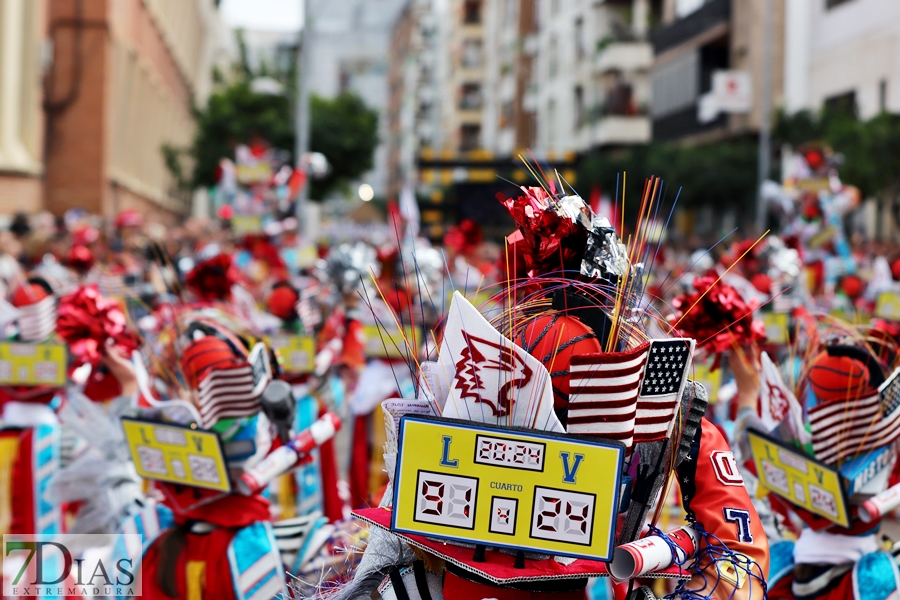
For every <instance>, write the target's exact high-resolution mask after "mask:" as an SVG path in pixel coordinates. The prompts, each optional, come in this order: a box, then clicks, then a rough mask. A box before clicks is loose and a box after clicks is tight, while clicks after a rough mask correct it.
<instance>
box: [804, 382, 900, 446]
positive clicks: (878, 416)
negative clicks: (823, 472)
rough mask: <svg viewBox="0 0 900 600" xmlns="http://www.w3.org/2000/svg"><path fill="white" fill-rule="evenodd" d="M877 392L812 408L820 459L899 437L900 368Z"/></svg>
mask: <svg viewBox="0 0 900 600" xmlns="http://www.w3.org/2000/svg"><path fill="white" fill-rule="evenodd" d="M878 392H879V393H878V394H873V395H871V396H867V397H865V398H851V399H847V400H837V401H835V402H828V403H825V404H819V405H817V406H814V407H813V408H811V409H809V421H810V427H811V429H812V441H813V452H814V453H815V455H816V458H817V459H819V460H821V461H822V462H824V463H835V462H838V461H840V460H843V459H845V458H847V457H849V456H854V455H856V454H861V453H863V452H868V451H869V450H875V449H876V448H880V447H882V446H887V445H888V444H891V443H893V442H894V441H896V440H897V439H898V438H900V368H898V369H897V370H895V371H894V372H893V373H891V376H890V377H888V379H887V380H886V381H885V382H884V383H883V384H881V386H879V388H878Z"/></svg>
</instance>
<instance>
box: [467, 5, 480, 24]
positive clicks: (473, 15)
mask: <svg viewBox="0 0 900 600" xmlns="http://www.w3.org/2000/svg"><path fill="white" fill-rule="evenodd" d="M463 22H465V23H467V24H470V25H474V24H477V23H481V0H466V3H465V5H463Z"/></svg>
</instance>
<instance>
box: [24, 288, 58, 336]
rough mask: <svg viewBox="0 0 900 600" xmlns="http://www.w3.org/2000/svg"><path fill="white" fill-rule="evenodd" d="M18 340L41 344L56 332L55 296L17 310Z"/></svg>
mask: <svg viewBox="0 0 900 600" xmlns="http://www.w3.org/2000/svg"><path fill="white" fill-rule="evenodd" d="M17 310H18V311H19V316H18V318H17V322H18V324H19V338H20V339H21V340H22V341H24V342H43V341H44V340H46V339H47V338H49V337H50V336H51V335H53V332H54V331H56V318H57V310H56V296H52V295H51V296H47V297H46V298H44V299H43V300H41V301H39V302H36V303H34V304H29V305H27V306H21V307H19V308H18V309H17Z"/></svg>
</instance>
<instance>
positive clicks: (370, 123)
mask: <svg viewBox="0 0 900 600" xmlns="http://www.w3.org/2000/svg"><path fill="white" fill-rule="evenodd" d="M237 41H238V47H239V50H240V53H239V57H240V58H239V60H238V62H237V64H235V65H234V66H233V68H232V72H231V77H230V78H229V77H225V76H223V75H222V74H221V73H218V72H216V73H214V75H215V77H214V81H215V83H216V88H215V90H214V91H213V93H212V94H211V95H210V97H209V100H208V102H207V104H206V106H205V107H202V108H199V109H195V110H194V116H195V119H196V122H197V130H196V133H195V134H194V140H193V143H192V144H191V146H190V147H189V148H174V147H171V146H166V147H165V148H163V149H162V152H163V156H164V158H165V161H166V165H167V167H168V168H169V171H170V172H171V173H172V175H173V176H174V177H175V179H176V180H177V181H178V187H179V188H187V189H192V188H194V187H200V186H211V185H213V184H214V183H215V181H216V169H217V167H218V164H219V161H220V160H221V159H222V158H233V157H234V149H235V146H237V145H238V144H246V143H249V142H250V141H252V140H253V139H255V138H259V139H262V140H264V141H266V142H267V143H268V144H269V145H271V146H273V147H275V148H282V149H285V150H288V151H290V152H291V153H293V150H294V106H295V104H294V102H295V100H294V97H295V95H296V94H295V90H294V87H293V82H294V79H295V77H294V75H295V73H296V71H295V64H293V63H295V62H296V61H293V62H292V64H289V65H286V66H285V67H284V68H281V69H277V68H274V67H273V66H271V65H267V64H262V65H260V68H259V69H257V71H256V72H254V70H253V69H252V68H251V66H250V64H249V62H248V59H247V51H246V46H245V45H244V42H243V36H241V35H240V33H238V35H237ZM260 76H267V77H272V78H274V79H276V80H277V81H279V82H280V83H282V84H283V85H284V89H285V93H284V94H280V95H273V94H260V93H256V92H254V91H253V89H252V86H251V83H252V81H253V79H254V78H256V77H260ZM310 104H311V106H310V112H311V120H312V127H311V131H310V149H311V150H312V151H313V152H321V153H322V154H324V155H325V157H326V158H328V161H329V162H330V163H331V166H332V171H331V173H330V174H329V175H328V177H326V178H325V179H323V180H320V181H314V182H313V183H312V189H311V194H310V196H311V198H313V199H316V200H319V199H323V198H326V197H327V196H328V195H330V194H332V193H334V192H337V191H342V190H343V189H344V188H346V187H347V185H348V183H349V182H350V181H352V180H354V179H357V178H359V177H360V176H361V175H363V174H364V173H365V172H366V171H368V170H369V169H371V168H372V162H373V154H374V152H375V148H376V146H377V145H378V133H377V129H378V114H377V112H376V111H374V110H372V109H370V108H368V107H367V106H366V105H365V103H364V102H363V101H362V99H360V98H359V96H357V95H355V94H350V93H344V94H341V95H340V96H338V97H336V98H333V99H325V98H318V97H316V96H313V97H312V98H311V103H310ZM185 157H187V158H189V159H190V160H191V162H192V168H187V167H185V166H184V164H183V162H182V159H183V158H185ZM188 173H190V176H188V175H187V174H188Z"/></svg>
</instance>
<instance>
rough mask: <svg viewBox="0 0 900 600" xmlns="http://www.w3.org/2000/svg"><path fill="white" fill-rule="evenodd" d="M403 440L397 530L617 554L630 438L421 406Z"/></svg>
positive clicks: (591, 555)
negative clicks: (429, 412)
mask: <svg viewBox="0 0 900 600" xmlns="http://www.w3.org/2000/svg"><path fill="white" fill-rule="evenodd" d="M398 442H399V450H398V456H397V471H396V477H395V483H394V507H393V512H392V517H391V518H392V522H391V528H392V529H393V530H395V531H398V532H402V533H412V534H419V535H425V536H428V537H430V538H443V539H451V540H459V541H465V542H470V543H479V544H487V545H490V546H503V547H508V548H514V549H516V550H528V551H533V552H544V553H552V554H559V555H565V556H574V557H579V558H587V559H591V560H600V561H608V560H610V559H611V558H612V551H613V541H614V537H615V523H616V514H617V512H618V500H619V489H620V484H621V475H622V461H623V457H624V453H625V451H624V447H623V446H621V445H619V444H616V443H614V442H608V441H601V440H594V439H589V438H584V437H576V436H567V435H562V434H551V433H547V432H542V431H533V430H524V429H518V428H516V429H506V428H500V427H489V426H485V425H481V424H479V423H471V422H467V421H457V420H450V419H438V418H434V417H414V416H405V417H403V418H402V419H401V421H400V434H399V440H398Z"/></svg>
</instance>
